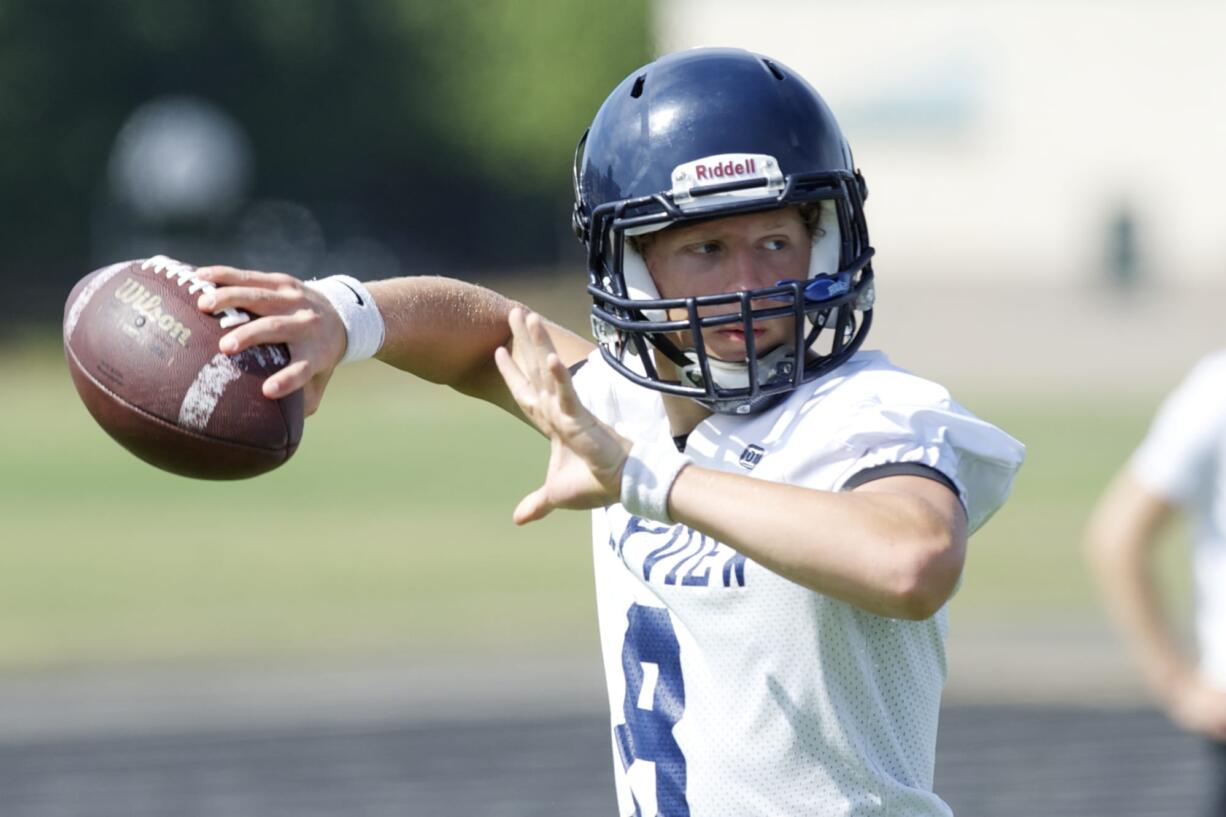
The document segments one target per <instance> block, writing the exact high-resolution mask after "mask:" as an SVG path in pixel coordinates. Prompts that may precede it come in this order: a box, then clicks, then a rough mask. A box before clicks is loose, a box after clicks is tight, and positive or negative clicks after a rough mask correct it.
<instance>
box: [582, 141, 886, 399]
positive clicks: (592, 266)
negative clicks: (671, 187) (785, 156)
mask: <svg viewBox="0 0 1226 817" xmlns="http://www.w3.org/2000/svg"><path fill="white" fill-rule="evenodd" d="M758 158H759V159H769V157H758ZM721 159H725V157H711V159H710V160H705V161H708V162H709V161H712V160H721ZM694 164H697V163H694ZM742 164H744V163H742ZM678 172H680V169H678ZM825 175H827V176H829V175H830V174H825ZM733 186H735V188H734V189H732V190H727V189H724V190H716V191H714V192H709V193H704V192H702V191H692V190H691V191H686V193H688V200H687V199H686V196H685V195H684V194H683V196H680V197H679V196H677V195H676V191H674V192H673V194H672V195H671V196H653V197H648V199H647V200H638V201H634V200H631V201H626V202H618V203H616V204H614V205H611V206H606V207H602V208H598V209H597V211H596V212H595V213H593V217H592V220H591V229H592V240H591V241H590V242H589V252H590V253H591V252H592V251H595V254H596V255H597V257H595V258H591V257H589V271H595V270H599V274H598V275H592V276H591V279H592V280H591V282H590V284H589V287H588V291H589V293H590V294H591V295H592V297H593V301H594V305H593V309H592V324H593V333H594V334H595V336H596V339H597V341H598V342H599V343H600V346H601V349H602V352H603V354H604V357H605V359H606V360H608V361H609V363H610V364H611V365H612V366H613V367H614V368H615V369H617V370H618V371H619V372H620V373H621V374H623V375H624V376H626V377H628V378H629V379H631V380H633V381H634V382H636V383H638V384H640V385H643V386H646V387H648V388H651V389H655V390H657V391H662V392H664V393H666V394H673V395H678V396H685V397H690V398H692V399H694V400H696V401H698V402H699V403H701V404H702V405H703V406H705V407H706V408H708V409H709V410H711V411H713V412H716V413H721V414H750V413H753V412H755V411H760V410H762V409H764V408H766V407H768V406H769V405H772V404H773V403H775V402H776V401H778V400H779V399H781V398H782V397H783V396H784V395H786V394H787V393H788V392H790V391H792V390H793V389H795V388H797V387H798V386H799V385H800V384H801V383H803V382H805V381H807V380H811V379H813V378H814V377H815V376H817V370H819V369H820V370H821V371H823V372H824V371H826V370H829V369H831V368H833V367H834V366H836V365H838V364H839V363H841V362H842V361H843V360H845V359H846V358H847V357H849V356H850V355H851V354H852V353H854V352H855V350H856V349H857V348H858V347H859V345H860V343H861V342H862V341H863V338H864V335H865V333H866V332H867V330H868V326H869V323H870V321H871V311H870V310H871V306H872V297H873V294H872V293H873V290H872V271H871V267H870V265H869V263H868V262H869V258H870V257H871V252H872V251H871V249H868V250H867V251H866V252H863V253H862V257H859V258H853V259H852V261H851V263H848V264H844V263H841V262H842V261H843V260H844V259H845V257H846V256H847V255H849V254H851V253H852V252H854V246H853V245H854V242H852V241H847V240H845V237H846V236H849V235H855V234H856V233H857V232H858V231H857V226H859V225H856V224H855V223H854V222H855V213H857V212H859V208H857V207H854V206H850V204H851V203H850V201H849V199H848V197H849V196H851V195H855V194H856V193H858V192H859V187H858V183H857V180H855V179H850V180H848V179H841V180H840V179H830V178H826V179H822V180H819V179H816V178H814V179H808V180H804V179H800V178H797V177H792V178H788V179H784V178H782V177H778V178H770V177H765V176H764V177H763V178H762V179H761V180H759V181H758V182H757V184H755V185H745V184H744V183H743V182H735V181H734V182H731V183H726V184H724V185H720V187H723V188H728V187H733ZM853 191H854V192H853ZM764 194H765V195H764ZM677 198H682V199H683V201H684V203H683V204H682V205H678V204H676V203H675V202H676V200H677ZM809 202H814V203H817V205H818V207H819V213H820V215H819V218H818V224H817V226H816V229H813V230H812V233H813V234H812V243H811V247H810V257H809V272H808V278H807V280H786V281H778V282H776V284H775V285H774V286H771V287H764V288H758V289H753V290H744V291H739V292H731V293H726V294H719V295H703V296H694V297H687V298H667V299H665V298H661V297H660V295H659V292H658V290H657V288H656V285H655V282H654V280H653V279H652V277H651V275H650V273H649V272H648V270H647V265H646V263H645V262H644V260H643V258H642V257H641V256H640V255H639V253H638V252H637V251H636V250H635V249H634V247H633V246H632V245H631V243H630V242H628V241H627V238H629V237H631V236H636V235H645V234H648V233H651V232H653V231H656V230H660V229H664V228H667V227H671V226H674V225H682V224H687V223H694V222H697V221H703V220H709V219H712V218H723V217H726V216H731V215H739V214H743V213H753V212H762V211H766V210H772V209H777V208H779V207H786V206H790V205H797V204H805V203H809ZM763 301H768V302H770V303H771V305H770V306H766V307H763V306H761V304H762V302H763ZM755 304H757V306H756V308H755ZM721 306H722V307H725V308H726V309H727V308H729V307H731V309H728V310H727V311H724V310H720V314H715V315H711V314H702V315H700V311H706V309H707V308H710V307H721ZM670 310H673V311H676V310H682V311H683V314H684V316H685V317H683V318H679V319H675V320H670V319H669V316H668V313H669V311H670ZM786 317H791V318H792V319H793V331H792V332H790V333H789V334H790V335H791V337H790V339H789V340H787V341H786V342H784V343H782V344H780V345H778V346H775V347H774V348H772V349H766V350H758V349H755V348H754V327H755V325H760V324H759V322H762V321H771V320H780V319H782V318H786ZM733 324H739V325H741V326H742V327H743V334H744V337H745V344H746V357H745V359H744V360H740V361H729V360H721V359H719V358H716V357H714V356H712V355H711V354H709V353H708V351H707V349H706V348H705V344H704V342H703V339H702V330H703V329H711V328H715V327H719V326H728V325H733ZM678 333H682V336H685V337H687V339H688V341H689V342H688V343H687V344H686V345H684V346H679V345H678V343H677V342H676V340H677V338H678ZM653 350H658V351H659V352H660V357H662V358H663V359H665V360H667V361H668V363H667V364H666V366H664V367H663V368H664V371H661V368H662V367H660V366H658V365H657V356H656V355H655V354H653ZM798 361H799V364H798Z"/></svg>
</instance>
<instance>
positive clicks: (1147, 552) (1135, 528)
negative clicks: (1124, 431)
mask: <svg viewBox="0 0 1226 817" xmlns="http://www.w3.org/2000/svg"><path fill="white" fill-rule="evenodd" d="M1175 513H1176V508H1175V507H1174V506H1173V505H1172V504H1170V503H1169V502H1168V501H1167V500H1166V499H1164V498H1163V497H1162V496H1160V495H1158V494H1156V493H1154V492H1153V491H1151V490H1149V489H1147V488H1146V487H1145V486H1143V485H1142V484H1141V483H1140V482H1138V481H1137V480H1136V479H1135V478H1134V477H1133V476H1132V475H1131V474H1130V473H1129V472H1128V471H1127V470H1125V471H1123V472H1122V473H1120V474H1119V475H1118V476H1117V477H1116V478H1115V480H1114V481H1113V482H1112V483H1111V485H1110V486H1109V487H1108V488H1107V491H1106V492H1105V493H1104V494H1103V496H1102V498H1101V499H1100V500H1099V502H1098V504H1097V506H1096V507H1095V509H1094V513H1093V515H1092V516H1091V518H1090V523H1089V526H1088V528H1087V531H1086V542H1085V545H1086V551H1087V556H1088V559H1089V563H1090V567H1091V569H1092V572H1093V573H1094V575H1095V578H1096V579H1097V580H1098V584H1099V587H1100V589H1101V591H1102V595H1103V598H1104V600H1105V602H1106V607H1107V612H1108V614H1109V615H1110V617H1111V619H1112V621H1113V622H1114V623H1115V625H1116V627H1117V628H1118V629H1119V631H1120V632H1121V633H1122V635H1123V637H1124V640H1125V641H1126V643H1127V645H1128V647H1129V649H1130V651H1131V652H1132V653H1133V655H1134V656H1135V657H1136V660H1137V662H1138V664H1139V665H1140V668H1141V672H1142V675H1143V676H1144V678H1145V681H1146V682H1147V684H1148V685H1149V686H1150V688H1151V689H1152V690H1153V691H1154V694H1155V695H1157V697H1158V699H1159V700H1160V701H1161V702H1162V704H1163V706H1164V707H1165V708H1166V710H1167V711H1168V713H1169V714H1170V716H1171V718H1172V719H1173V720H1175V721H1176V722H1177V723H1179V724H1180V725H1181V726H1183V727H1184V728H1186V729H1191V730H1194V731H1197V732H1204V733H1206V734H1208V735H1211V736H1213V737H1215V738H1218V739H1219V740H1220V739H1226V694H1223V693H1222V692H1220V691H1218V690H1216V689H1214V688H1213V687H1211V686H1209V685H1208V684H1207V683H1206V682H1205V680H1204V679H1203V678H1202V677H1201V675H1200V673H1199V672H1198V670H1197V668H1196V665H1195V663H1194V661H1193V660H1192V658H1191V656H1189V655H1187V654H1186V652H1185V651H1184V650H1183V649H1181V647H1180V645H1179V641H1178V639H1177V638H1176V636H1175V633H1174V629H1173V627H1172V626H1171V622H1170V619H1169V616H1168V613H1167V605H1165V604H1164V603H1163V601H1162V598H1161V593H1160V592H1159V589H1158V586H1157V581H1156V576H1155V567H1154V561H1155V559H1154V557H1155V551H1156V546H1157V544H1158V542H1159V541H1160V538H1161V537H1160V534H1161V532H1162V530H1163V528H1164V527H1165V525H1166V523H1167V522H1168V521H1169V520H1170V519H1171V518H1172V517H1173V516H1174V515H1175Z"/></svg>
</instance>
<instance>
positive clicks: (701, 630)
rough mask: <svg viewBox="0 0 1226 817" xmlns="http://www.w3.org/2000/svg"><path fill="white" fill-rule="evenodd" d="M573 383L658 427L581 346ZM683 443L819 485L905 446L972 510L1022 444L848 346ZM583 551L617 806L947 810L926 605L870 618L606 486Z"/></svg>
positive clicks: (993, 489)
mask: <svg viewBox="0 0 1226 817" xmlns="http://www.w3.org/2000/svg"><path fill="white" fill-rule="evenodd" d="M575 382H576V387H577V389H578V390H579V393H580V395H581V397H582V399H583V401H584V404H585V405H587V406H588V408H589V409H590V410H591V411H592V412H593V413H594V414H596V415H597V416H598V417H600V418H601V419H603V420H604V421H605V422H608V423H610V424H611V425H613V426H614V427H615V428H616V429H617V430H618V431H619V432H620V433H622V434H623V435H625V436H627V437H629V438H630V439H633V440H639V439H642V438H643V437H644V436H646V435H652V436H656V437H660V438H661V439H662V440H666V439H668V423H667V419H666V418H665V415H664V407H663V403H662V400H661V397H660V395H659V394H658V393H656V392H654V391H650V390H648V389H645V388H642V387H639V386H635V385H634V384H632V383H631V382H630V381H628V380H626V379H625V378H624V377H622V376H621V375H619V374H617V373H616V372H615V371H613V370H612V369H611V368H609V367H608V366H607V365H606V364H605V363H604V361H603V360H602V359H601V356H600V354H599V352H596V353H594V354H593V355H592V356H591V357H590V358H589V359H588V361H587V363H586V365H585V366H584V367H583V368H582V369H580V370H579V372H578V373H577V375H576V378H575ZM668 444H672V442H671V440H668ZM686 454H687V455H688V456H689V457H691V458H692V459H693V461H694V462H695V463H696V464H698V465H701V466H703V467H707V468H716V469H720V470H724V471H730V472H734V473H740V474H747V475H749V476H751V477H754V478H758V479H766V480H771V481H775V482H785V483H790V484H793V485H803V486H806V487H810V488H816V489H823V490H839V489H841V488H843V487H844V486H845V484H846V483H847V482H848V480H850V479H852V478H853V477H854V476H855V475H856V474H858V473H860V472H862V471H864V470H865V469H868V468H873V467H876V466H883V465H886V464H890V463H917V464H921V465H924V466H928V467H930V468H934V469H936V470H938V471H939V472H941V474H944V475H945V477H947V478H948V479H949V480H950V481H951V482H952V483H953V484H954V485H955V486H956V488H957V490H958V492H959V494H960V496H961V499H962V501H963V503H964V505H965V506H966V508H967V511H968V518H969V521H970V527H971V529H974V528H977V527H979V526H980V525H981V524H982V523H983V522H984V521H986V520H987V518H988V517H989V516H991V514H992V513H993V512H994V511H995V510H996V509H997V508H998V507H999V506H1000V505H1001V503H1003V502H1004V499H1005V497H1006V495H1007V494H1008V491H1009V488H1010V485H1011V483H1012V480H1013V476H1014V473H1015V471H1016V470H1017V468H1018V466H1019V465H1020V463H1021V459H1022V446H1021V444H1020V443H1018V442H1017V441H1016V440H1014V439H1013V438H1011V437H1010V436H1009V435H1007V434H1005V433H1004V432H1002V431H1000V430H999V429H997V428H995V427H993V426H991V425H989V424H987V423H984V422H982V421H980V420H978V419H976V418H974V417H973V416H971V415H970V414H968V413H967V412H966V411H964V410H963V409H962V408H961V407H959V406H958V405H957V404H955V403H954V402H953V401H952V400H951V399H950V397H949V394H948V393H947V392H946V391H945V390H944V389H943V388H941V387H940V386H937V385H936V384H933V383H931V382H928V381H925V380H922V379H920V378H918V377H915V376H913V375H911V374H908V373H906V372H904V371H902V370H900V369H898V368H896V367H894V366H893V365H891V364H890V362H889V361H888V360H887V359H886V358H885V356H884V355H881V354H880V353H876V352H861V353H859V354H857V355H856V356H854V357H853V358H852V359H851V360H850V361H848V362H847V363H845V364H844V365H843V366H841V367H839V369H838V370H836V371H835V372H834V373H832V374H830V375H827V376H826V377H824V378H821V379H819V380H816V381H814V382H812V383H808V384H805V385H804V386H802V387H801V388H800V389H799V390H797V391H796V392H794V393H793V394H791V395H790V396H789V397H788V399H786V400H785V401H784V402H782V403H780V404H778V405H776V406H775V407H774V408H772V409H770V410H768V411H764V412H761V413H759V414H755V415H752V416H746V417H738V416H731V415H714V416H712V417H710V418H708V419H707V420H705V421H704V422H702V423H700V424H699V426H698V427H697V428H696V429H695V430H694V431H693V432H692V433H691V434H690V435H689V437H688V440H687V443H686ZM813 524H814V525H821V524H823V522H822V520H821V519H814V520H813ZM593 551H594V558H595V573H596V597H597V612H598V616H599V623H600V634H601V646H602V653H603V657H604V664H605V674H606V676H607V679H608V690H609V703H610V708H611V723H612V732H613V741H612V742H613V754H614V758H613V760H614V769H615V776H616V783H617V798H618V804H619V808H620V812H619V813H620V814H621V815H639V816H640V817H652V816H653V815H657V814H658V815H660V817H680V816H681V815H686V816H687V817H688V816H690V815H692V817H751V815H789V816H790V817H799V816H800V815H811V816H812V817H818V816H819V815H820V816H821V817H833V815H877V816H878V817H886V816H887V815H889V816H891V817H904V816H905V817H918V816H920V815H947V814H949V813H950V811H949V808H948V807H947V806H946V805H945V803H943V802H942V801H941V800H940V798H938V797H937V796H936V795H935V794H934V793H933V791H932V776H933V764H934V755H935V747H936V734H937V711H938V705H939V702H940V695H941V687H942V685H943V684H944V680H945V651H944V636H945V631H946V620H947V618H946V611H945V610H944V609H942V610H941V611H940V612H939V613H937V614H936V615H934V616H933V617H931V618H929V619H927V620H925V621H907V620H900V619H891V618H883V617H881V616H877V615H874V614H872V613H869V612H866V611H864V610H862V609H859V608H857V607H854V606H852V605H851V604H848V603H846V602H843V601H840V600H838V599H835V598H831V597H829V596H825V595H822V594H820V593H817V592H814V591H812V590H808V589H806V588H804V587H801V586H800V585H797V584H794V583H793V582H790V581H788V580H786V579H783V578H781V577H779V576H778V575H776V574H774V573H772V572H770V571H769V570H767V569H766V568H764V567H761V566H760V565H758V564H756V563H754V562H753V561H750V560H748V559H746V558H745V557H744V556H742V555H740V554H739V553H737V552H736V551H734V550H732V549H731V548H730V547H728V546H727V545H724V544H721V543H719V542H716V541H713V540H711V539H709V538H708V537H706V536H704V535H703V534H701V533H698V532H697V531H694V530H691V529H689V528H686V527H684V526H682V525H666V524H662V523H658V522H652V521H648V520H644V519H641V518H638V517H632V516H630V515H629V514H627V512H626V511H625V509H624V508H622V506H621V505H613V506H611V507H608V508H603V509H599V510H597V511H596V512H595V513H594V516H593Z"/></svg>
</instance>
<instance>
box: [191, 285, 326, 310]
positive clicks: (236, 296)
mask: <svg viewBox="0 0 1226 817" xmlns="http://www.w3.org/2000/svg"><path fill="white" fill-rule="evenodd" d="M307 303H308V301H307V297H306V293H305V292H303V290H302V288H301V287H290V286H281V287H277V288H276V289H269V288H265V287H253V286H242V285H235V286H225V287H219V288H218V289H216V290H214V291H213V292H205V293H202V294H201V295H200V298H199V299H198V300H197V302H196V305H197V306H198V307H199V308H200V309H201V310H202V311H204V312H220V311H221V310H223V309H243V310H246V311H248V312H253V313H255V314H256V315H270V314H272V313H274V312H287V311H291V310H295V309H301V308H302V307H304V306H306V305H307Z"/></svg>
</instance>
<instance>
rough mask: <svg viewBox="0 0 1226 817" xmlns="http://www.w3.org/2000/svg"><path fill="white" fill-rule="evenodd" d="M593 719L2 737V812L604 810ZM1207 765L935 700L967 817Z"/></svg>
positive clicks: (1145, 725)
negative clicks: (943, 705) (941, 705)
mask: <svg viewBox="0 0 1226 817" xmlns="http://www.w3.org/2000/svg"><path fill="white" fill-rule="evenodd" d="M609 752H610V750H609V739H608V734H607V731H606V722H605V719H604V716H603V715H601V714H599V713H593V714H592V715H590V716H581V715H573V714H571V715H565V716H557V717H540V718H535V719H531V720H529V719H525V720H516V721H509V720H503V721H489V720H478V721H471V720H470V721H463V722H452V723H444V722H440V723H406V724H388V725H386V726H379V727H372V726H370V725H369V724H363V725H356V724H355V725H353V726H348V725H345V724H343V723H342V724H334V725H329V726H326V727H324V726H316V727H309V728H308V727H300V728H298V727H286V728H276V729H272V728H259V729H256V728H253V729H250V730H246V729H241V728H238V729H236V728H231V727H227V728H225V729H220V730H212V731H209V730H196V731H185V732H181V733H176V734H159V735H147V736H141V735H130V736H126V737H117V736H114V735H108V736H106V737H98V738H90V737H79V736H78V737H63V736H60V737H56V736H47V737H43V738H36V739H22V740H20V741H11V742H10V741H5V740H4V738H3V736H0V815H3V817H315V815H318V816H319V817H324V815H329V816H331V815H360V816H361V817H384V815H387V817H391V815H396V817H405V816H406V815H412V816H413V817H417V816H418V815H422V816H423V817H429V816H432V815H463V816H464V817H529V815H542V816H543V815H549V816H550V817H552V816H553V815H568V817H569V815H613V814H614V813H615V808H614V796H613V789H612V778H611V774H612V773H611V769H610V763H611V760H610V753H609ZM1205 773H1206V772H1205V761H1204V758H1203V756H1202V754H1201V751H1200V745H1199V744H1198V743H1197V741H1196V740H1195V739H1193V738H1189V737H1186V736H1184V735H1181V734H1179V733H1178V732H1176V731H1175V729H1174V728H1173V727H1171V726H1170V725H1169V723H1168V722H1167V721H1166V720H1165V719H1164V718H1163V717H1162V716H1161V715H1159V714H1158V713H1156V712H1151V711H1098V710H1089V709H1076V708H1048V707H1042V708H1025V707H997V706H949V707H947V708H946V709H945V711H944V715H943V720H942V726H941V739H940V749H939V753H938V763H937V790H938V791H939V792H940V793H941V794H942V795H943V796H944V797H945V799H946V800H947V801H948V802H949V803H950V804H951V805H952V806H953V807H954V810H955V813H957V814H959V815H964V816H965V817H1014V816H1015V815H1016V817H1022V815H1026V817H1031V816H1032V815H1044V817H1062V816H1063V817H1094V815H1111V816H1112V817H1130V816H1131V815H1136V817H1142V816H1144V817H1162V815H1176V814H1179V815H1186V814H1195V813H1196V812H1195V810H1196V805H1197V802H1198V800H1197V790H1198V788H1199V787H1200V785H1201V784H1202V783H1203V781H1204V777H1205Z"/></svg>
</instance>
